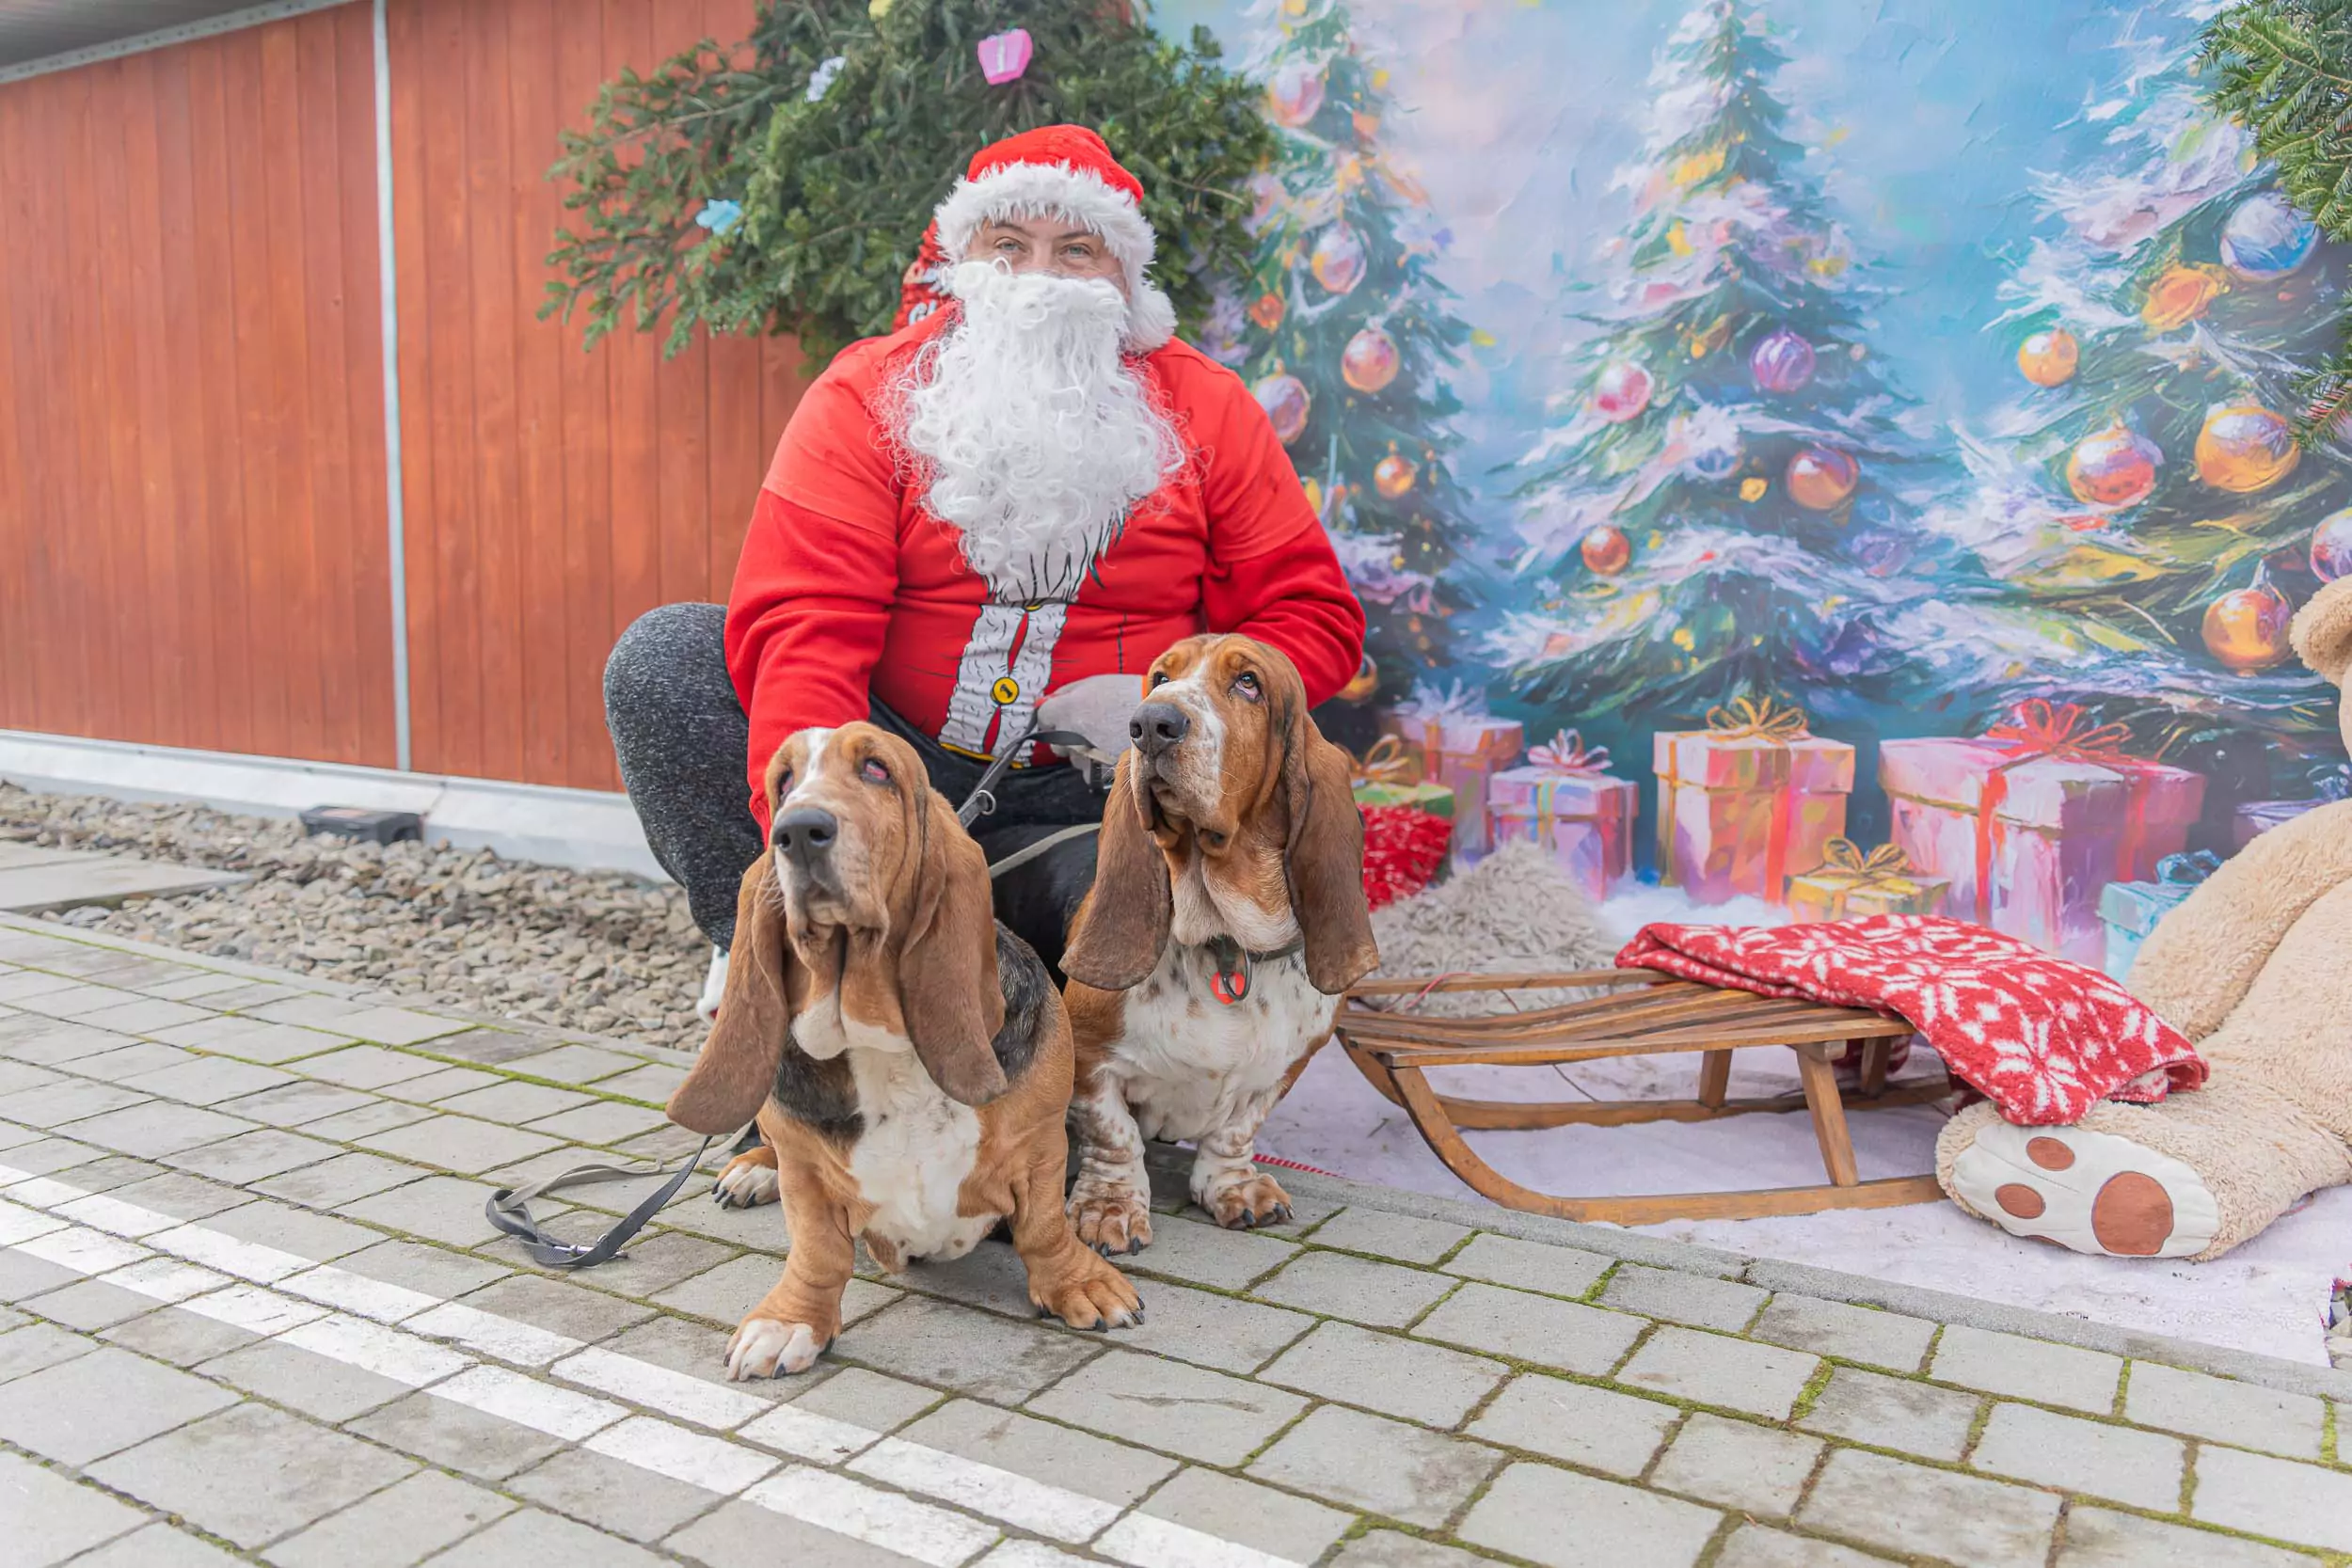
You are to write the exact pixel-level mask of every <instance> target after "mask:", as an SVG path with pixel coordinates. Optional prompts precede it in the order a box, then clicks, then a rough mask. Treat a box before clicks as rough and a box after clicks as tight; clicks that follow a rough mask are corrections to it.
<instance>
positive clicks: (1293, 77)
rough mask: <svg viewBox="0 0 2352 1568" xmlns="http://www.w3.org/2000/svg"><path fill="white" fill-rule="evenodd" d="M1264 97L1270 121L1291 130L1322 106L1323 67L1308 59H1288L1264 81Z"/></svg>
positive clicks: (1311, 116)
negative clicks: (1270, 78)
mask: <svg viewBox="0 0 2352 1568" xmlns="http://www.w3.org/2000/svg"><path fill="white" fill-rule="evenodd" d="M1265 96H1266V112H1267V113H1268V114H1270V115H1272V116H1273V117H1274V122H1275V123H1276V124H1277V125H1287V126H1289V127H1291V128H1292V129H1293V130H1295V129H1297V128H1298V127H1299V126H1301V125H1304V124H1306V123H1307V122H1308V121H1309V120H1311V119H1314V118H1315V111H1316V110H1318V109H1320V108H1322V107H1323V68H1322V67H1321V66H1319V65H1316V64H1314V63H1313V62H1311V61H1309V60H1292V61H1289V62H1288V63H1286V64H1284V65H1283V66H1282V67H1281V68H1280V69H1279V70H1278V71H1275V73H1274V79H1273V80H1272V81H1270V82H1268V83H1267V84H1266V89H1265Z"/></svg>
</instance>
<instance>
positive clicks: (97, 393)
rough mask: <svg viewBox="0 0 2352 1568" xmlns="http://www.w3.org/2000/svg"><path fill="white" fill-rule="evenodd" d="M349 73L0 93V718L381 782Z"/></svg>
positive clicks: (275, 72) (374, 543) (384, 638)
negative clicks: (321, 764)
mask: <svg viewBox="0 0 2352 1568" xmlns="http://www.w3.org/2000/svg"><path fill="white" fill-rule="evenodd" d="M373 58H374V56H373V47H372V42H371V36H370V25H369V13H368V8H367V7H366V6H364V5H358V6H348V7H342V8H336V9H333V10H327V11H316V12H312V13H310V14H309V15H307V16H303V17H300V18H298V19H295V20H293V21H288V22H281V23H277V24H271V25H268V26H263V27H255V28H250V29H247V30H245V31H242V32H235V33H228V34H223V35H220V36H217V37H215V38H210V39H206V40H200V41H198V42H194V43H190V44H186V45H183V46H182V47H179V48H174V49H167V50H156V51H153V52H151V53H148V54H140V55H129V56H126V57H124V58H121V59H118V60H110V61H106V62H103V63H101V64H97V65H91V66H87V67H84V68H82V69H81V70H78V71H61V72H59V73H57V74H55V75H50V76H38V77H33V78H31V79H29V80H26V81H23V82H17V83H12V84H9V85H8V86H6V87H0V297H4V298H5V301H6V304H5V308H4V309H0V726H6V727H8V728H16V729H33V730H48V731H56V732H62V733H65V734H71V735H83V736H104V737H110V738H115V739H123V740H140V741H153V742H159V743H162V744H167V745H174V746H200V747H214V748H218V749H221V750H227V751H241V752H271V753H277V754H280V755H295V756H305V757H318V758H324V759H328V760H333V761H343V762H364V763H375V764H382V765H386V766H389V764H390V762H391V761H392V703H391V684H390V679H389V646H390V641H391V626H390V606H389V585H388V581H387V578H386V570H387V566H386V562H387V559H388V554H387V548H386V544H385V523H384V516H385V497H384V481H383V471H384V438H383V437H384V416H383V400H382V392H383V370H382V361H381V360H380V358H379V357H378V345H379V333H378V329H377V314H378V312H377V293H376V277H377V266H376V245H375V236H376V213H375V162H376V160H375V126H374V118H373V116H374V109H373V78H374V64H373Z"/></svg>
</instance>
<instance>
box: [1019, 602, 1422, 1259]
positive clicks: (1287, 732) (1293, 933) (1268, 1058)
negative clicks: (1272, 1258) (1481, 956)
mask: <svg viewBox="0 0 2352 1568" xmlns="http://www.w3.org/2000/svg"><path fill="white" fill-rule="evenodd" d="M1128 733H1129V735H1130V736H1131V737H1132V739H1133V742H1134V744H1133V745H1132V747H1131V748H1130V749H1129V750H1128V751H1127V752H1124V753H1123V754H1122V755H1121V756H1120V762H1119V773H1118V781H1117V784H1116V785H1115V786H1114V787H1113V788H1112V790H1111V795H1110V800H1109V803H1108V804H1107V805H1106V806H1105V807H1104V813H1103V833H1102V844H1101V847H1100V848H1099V849H1098V850H1097V853H1096V870H1095V879H1094V886H1093V888H1092V890H1091V891H1090V892H1089V894H1088V895H1087V897H1086V901H1085V903H1083V904H1082V905H1081V906H1080V907H1079V909H1078V911H1077V915H1076V917H1075V919H1074V921H1073V924H1072V927H1071V932H1070V942H1069V946H1068V948H1067V950H1066V951H1065V952H1064V953H1063V955H1062V959H1061V967H1062V972H1063V974H1065V975H1066V976H1067V977H1068V979H1069V986H1068V989H1067V990H1066V991H1065V992H1064V995H1065V998H1066V1000H1067V1001H1068V1002H1069V1005H1070V1020H1071V1028H1072V1030H1073V1033H1074V1034H1075V1036H1076V1038H1077V1047H1078V1081H1077V1088H1076V1091H1075V1093H1074V1094H1073V1097H1072V1099H1071V1102H1070V1121H1071V1128H1072V1131H1073V1133H1074V1134H1075V1139H1076V1143H1077V1148H1078V1153H1079V1168H1078V1176H1077V1180H1076V1181H1075V1183H1074V1184H1073V1187H1072V1189H1071V1194H1070V1200H1069V1206H1070V1215H1071V1218H1072V1220H1073V1222H1074V1223H1075V1224H1076V1226H1077V1231H1078V1239H1079V1240H1080V1241H1082V1242H1085V1243H1088V1244H1089V1246H1093V1247H1095V1248H1097V1249H1098V1250H1101V1251H1103V1252H1105V1253H1108V1252H1122V1251H1123V1252H1131V1253H1132V1252H1136V1251H1138V1250H1140V1249H1141V1248H1142V1247H1144V1246H1146V1245H1149V1244H1150V1243H1151V1240H1152V1219H1151V1210H1150V1206H1149V1199H1150V1188H1149V1186H1148V1184H1147V1182H1146V1179H1145V1176H1144V1168H1143V1141H1144V1139H1146V1138H1163V1139H1169V1140H1182V1139H1189V1140H1192V1141H1193V1143H1194V1146H1195V1149H1196V1152H1195V1155H1194V1158H1193V1163H1192V1180H1191V1188H1192V1198H1193V1201H1194V1202H1195V1203H1198V1204H1199V1205H1200V1207H1201V1208H1203V1209H1205V1210H1207V1211H1208V1212H1209V1213H1210V1214H1211V1215H1213V1216H1215V1218H1216V1222H1217V1223H1218V1224H1219V1225H1222V1226H1227V1227H1247V1226H1255V1225H1264V1224H1271V1223H1275V1222H1277V1221H1278V1220H1281V1219H1287V1218H1288V1217H1289V1214H1290V1196H1289V1195H1288V1194H1286V1193H1284V1192H1283V1191H1282V1188H1281V1186H1280V1184H1279V1183H1278V1182H1277V1181H1275V1180H1274V1179H1273V1178H1272V1177H1269V1176H1265V1175H1263V1174H1262V1173H1260V1171H1259V1170H1258V1168H1257V1166H1256V1165H1255V1164H1252V1163H1251V1158H1250V1146H1251V1143H1252V1141H1253V1140H1254V1139H1255V1138H1256V1136H1257V1132H1258V1125H1259V1123H1261V1122H1262V1121H1263V1120H1264V1119H1265V1116H1266V1113H1267V1112H1268V1111H1270V1110H1272V1109H1273V1107H1274V1103H1275V1101H1277V1100H1279V1098H1280V1097H1281V1093H1282V1091H1283V1089H1284V1088H1286V1087H1287V1086H1288V1081H1289V1079H1290V1078H1291V1077H1292V1076H1294V1075H1295V1069H1296V1068H1297V1067H1299V1066H1301V1065H1303V1064H1304V1062H1305V1060H1306V1058H1307V1056H1308V1055H1310V1054H1311V1053H1312V1052H1313V1051H1314V1049H1315V1048H1316V1047H1317V1046H1319V1045H1321V1044H1322V1043H1323V1041H1324V1040H1325V1038H1326V1037H1328V1036H1329V1034H1330V1032H1331V1023H1332V1020H1333V1018H1334V1016H1335V1015H1336V1014H1337V1012H1338V1009H1339V996H1340V993H1341V992H1343V991H1344V990H1346V989H1347V988H1348V987H1349V986H1350V985H1353V984H1354V983H1355V982H1356V981H1357V980H1359V979H1361V978H1362V977H1363V976H1364V975H1365V974H1368V973H1370V972H1371V971H1372V969H1373V968H1374V967H1375V966H1376V965H1377V964H1378V963H1379V961H1380V955H1379V951H1378V949H1377V948H1376V947H1375V945H1374V944H1373V939H1372V915H1371V911H1370V910H1369V909H1368V908H1367V906H1366V904H1365V901H1364V882H1363V863H1364V830H1363V819H1362V818H1361V817H1360V816H1358V815H1357V810H1356V801H1355V799H1354V796H1353V794H1352V793H1351V791H1350V789H1349V780H1348V759H1347V754H1346V753H1345V752H1342V751H1341V750H1340V749H1339V748H1338V747H1336V746H1334V745H1332V744H1331V743H1330V742H1329V741H1327V740H1326V739H1324V738H1323V736H1322V734H1321V733H1320V732H1319V731H1318V730H1317V729H1316V728H1315V725H1314V721H1313V720H1312V719H1311V718H1310V717H1308V713H1307V693H1306V689H1305V688H1304V686H1303V685H1302V684H1301V683H1300V681H1299V678H1298V672H1297V670H1296V669H1295V667H1294V666H1293V665H1292V663H1291V661H1290V660H1289V658H1288V657H1285V656H1283V655H1282V654H1280V653H1279V652H1277V651H1276V650H1275V649H1273V648H1269V647H1267V646H1266V645H1265V644H1264V643H1263V642H1258V641H1253V640H1251V639H1249V638H1247V637H1238V636H1216V637H1194V638H1189V639H1187V640H1185V641H1182V642H1179V643H1177V644H1176V645H1175V646H1174V647H1172V648H1170V649H1168V652H1166V653H1165V654H1162V655H1161V656H1160V657H1159V658H1158V660H1157V661H1156V662H1154V663H1153V664H1152V668H1151V671H1150V673H1148V674H1147V675H1146V676H1145V691H1144V702H1143V705H1141V706H1140V707H1138V708H1137V709H1136V713H1135V717H1134V719H1133V721H1132V722H1131V723H1130V725H1129V731H1128Z"/></svg>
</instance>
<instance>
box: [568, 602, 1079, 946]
mask: <svg viewBox="0 0 2352 1568" xmlns="http://www.w3.org/2000/svg"><path fill="white" fill-rule="evenodd" d="M725 631H726V610H725V607H723V606H722V605H715V604H674V605H664V606H662V607H661V608H660V609H659V610H647V611H646V612H645V613H644V614H643V615H641V616H639V617H638V618H637V620H636V621H635V623H634V624H632V625H631V626H629V628H628V630H627V631H625V632H623V633H622V634H621V639H620V641H618V642H616V643H614V644H613V647H612V657H611V658H609V659H607V660H606V661H605V667H604V719H605V726H606V728H607V729H609V730H611V731H612V753H613V755H614V757H615V758H617V759H618V760H619V762H620V765H621V782H622V784H624V785H625V786H626V787H627V788H628V800H629V804H630V805H632V806H634V807H635V808H636V810H637V819H638V821H639V822H641V823H643V824H644V830H645V842H646V843H647V844H648V845H649V846H651V847H652V849H653V856H654V859H655V860H656V861H658V862H660V865H661V869H662V870H664V871H666V872H668V873H669V874H670V876H671V877H672V878H673V879H675V881H676V882H677V884H678V885H679V886H680V887H682V888H684V889H685V890H686V901H687V904H688V906H689V908H691V910H692V911H693V915H694V924H695V925H697V926H699V927H702V931H703V934H704V935H705V936H707V937H708V938H709V939H710V941H711V943H712V945H714V946H717V947H725V946H728V945H729V944H730V943H732V942H734V940H735V896H736V891H737V888H738V886H739V884H740V882H741V881H742V879H743V873H744V871H745V870H747V869H748V868H749V867H750V866H751V863H753V862H754V861H755V860H757V859H758V858H759V854H760V851H761V850H762V849H763V848H765V847H766V845H765V843H764V842H763V841H762V839H761V837H760V832H759V823H758V820H757V819H756V818H755V817H754V816H752V813H751V804H750V798H751V789H750V783H749V773H748V768H747V766H746V763H747V752H749V750H750V746H751V720H750V718H749V716H748V715H746V714H745V713H744V711H743V705H742V704H741V703H740V702H739V701H738V700H737V699H736V695H735V683H734V681H733V679H732V678H731V677H730V676H729V675H728V674H727V664H726V642H725ZM869 717H870V718H871V719H872V721H874V722H875V723H876V724H879V725H881V726H882V728H884V729H887V730H889V731H891V732H892V733H893V734H895V735H897V736H899V737H900V738H902V739H904V740H905V741H906V742H907V743H908V744H909V745H911V746H913V747H914V751H915V754H916V755H918V756H920V757H921V758H922V759H923V766H924V768H926V769H927V770H928V771H929V772H930V780H931V786H932V787H933V788H935V789H937V790H938V791H939V792H940V793H941V794H942V795H945V796H946V798H947V799H948V800H949V801H951V802H953V803H954V804H957V805H961V804H962V803H963V800H964V798H965V797H966V796H968V795H969V794H971V792H972V789H973V787H974V786H975V785H977V784H978V783H979V782H980V774H981V772H982V771H983V770H984V768H985V765H984V764H982V763H979V762H976V761H974V760H973V759H972V758H970V757H964V756H959V755H957V754H956V753H955V752H950V751H948V750H946V748H945V747H943V746H941V745H940V744H939V743H938V742H937V741H936V740H933V739H932V738H931V737H930V736H927V735H924V734H922V733H921V732H920V731H918V730H916V729H915V728H914V726H913V725H911V724H909V723H907V722H906V721H905V720H903V719H901V718H899V717H898V715H897V714H895V713H893V712H891V711H890V709H889V708H887V707H885V706H884V705H882V704H881V703H879V702H878V703H875V704H874V705H873V709H872V712H871V714H870V715H869ZM992 793H993V794H994V795H995V797H996V810H995V811H994V812H993V813H992V814H991V815H989V816H983V817H981V818H980V819H979V820H978V822H977V823H976V824H975V828H974V834H973V836H974V837H976V838H977V839H978V840H979V842H980V847H981V848H982V849H983V850H984V851H986V853H987V855H988V858H989V860H990V861H991V862H992V863H993V862H995V861H999V860H1002V859H1004V858H1005V857H1006V856H1007V855H1009V854H1011V853H1012V852H1013V851H1014V850H1016V849H1019V848H1021V847H1025V846H1026V845H1029V844H1033V843H1035V842H1036V841H1037V840H1039V839H1041V838H1043V837H1046V836H1047V835H1048V834H1050V833H1053V832H1057V831H1058V830H1060V829H1062V828H1066V827H1072V826H1074V825H1076V824H1079V823H1084V822H1099V821H1101V820H1102V818H1103V799H1104V798H1103V795H1102V793H1101V792H1100V791H1098V790H1096V789H1094V788H1093V787H1092V786H1090V785H1089V784H1088V783H1087V779H1086V775H1085V774H1084V773H1083V772H1082V771H1081V770H1080V769H1078V768H1067V767H1039V768H1015V769H1012V770H1011V771H1009V772H1008V773H1007V774H1006V775H1005V776H1004V778H1002V779H1001V780H999V781H998V783H997V784H996V786H995V788H994V789H993V792H992ZM1093 883H1094V840H1093V839H1092V838H1091V837H1085V838H1079V839H1076V840H1073V841H1072V842H1070V843H1066V844H1062V845H1057V846H1056V847H1055V848H1053V849H1052V850H1050V851H1048V852H1047V853H1045V854H1044V855H1041V856H1040V857H1038V858H1037V859H1036V860H1034V861H1031V862H1029V863H1027V864H1025V865H1022V866H1019V867H1016V868H1015V869H1013V870H1012V871H1010V872H1008V873H1007V874H1006V875H1005V876H1003V877H1001V878H999V879H997V881H996V885H995V894H996V915H997V918H998V919H1000V920H1002V921H1004V922H1005V924H1006V925H1008V926H1009V927H1012V929H1013V931H1014V932H1015V933H1016V934H1018V935H1019V936H1021V937H1022V938H1023V939H1024V940H1025V941H1026V942H1028V943H1029V945H1030V946H1032V947H1034V948H1036V949H1037V950H1038V956H1039V957H1040V958H1043V959H1044V960H1045V961H1046V962H1047V963H1048V964H1049V965H1052V966H1055V970H1056V977H1057V979H1058V978H1059V964H1060V960H1061V948H1062V936H1063V932H1064V930H1065V928H1066V927H1067V925H1068V922H1069V918H1070V916H1071V915H1072V914H1073V912H1074V911H1076V909H1077V904H1078V900H1079V899H1081V898H1083V897H1085V896H1086V892H1087V889H1088V888H1089V887H1091V886H1092V885H1093Z"/></svg>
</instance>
